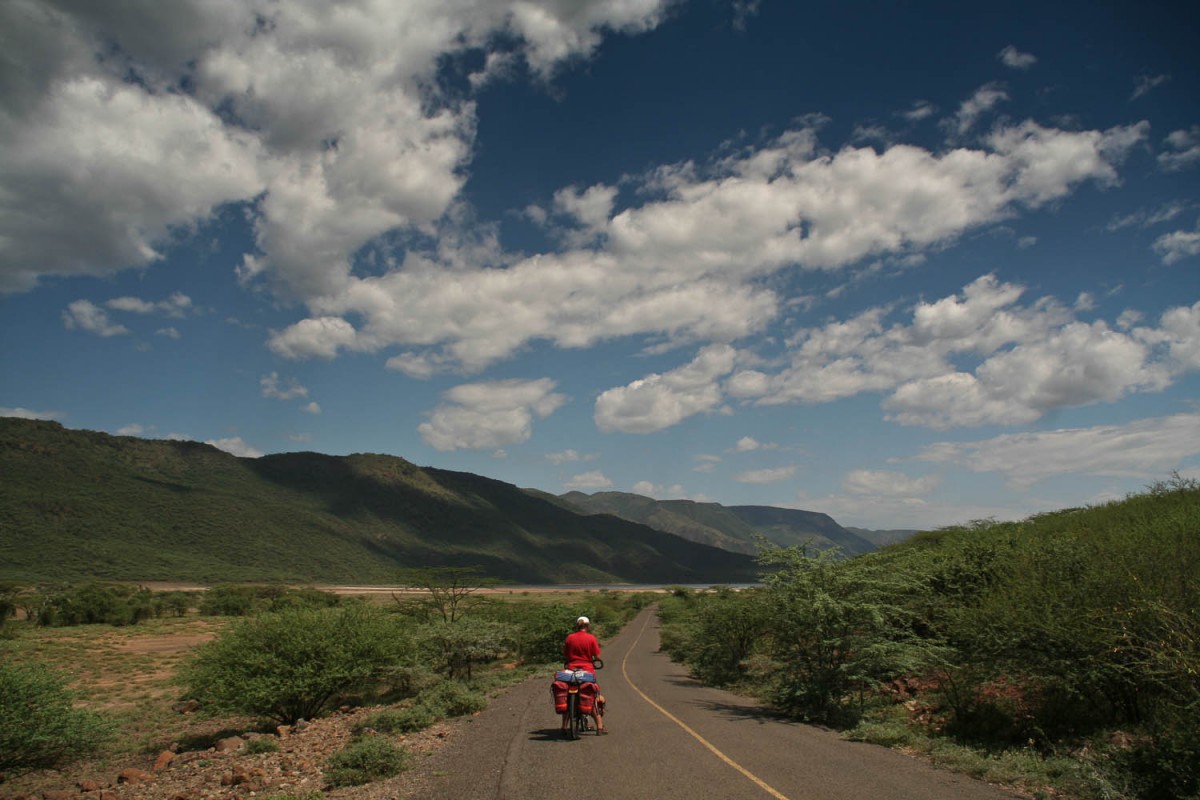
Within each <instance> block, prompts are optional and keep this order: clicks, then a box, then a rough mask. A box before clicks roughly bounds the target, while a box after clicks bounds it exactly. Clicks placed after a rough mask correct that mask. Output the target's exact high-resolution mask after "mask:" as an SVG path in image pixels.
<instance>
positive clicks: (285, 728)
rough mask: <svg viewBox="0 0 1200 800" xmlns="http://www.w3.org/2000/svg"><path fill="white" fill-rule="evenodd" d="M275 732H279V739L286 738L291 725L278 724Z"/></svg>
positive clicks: (290, 730)
mask: <svg viewBox="0 0 1200 800" xmlns="http://www.w3.org/2000/svg"><path fill="white" fill-rule="evenodd" d="M275 732H276V733H277V734H279V738H280V739H286V738H287V737H288V734H290V733H291V732H292V726H291V725H280V726H279V727H278V728H276V729H275Z"/></svg>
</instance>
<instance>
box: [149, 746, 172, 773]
mask: <svg viewBox="0 0 1200 800" xmlns="http://www.w3.org/2000/svg"><path fill="white" fill-rule="evenodd" d="M174 760H175V754H174V753H172V752H171V751H170V750H163V751H162V752H161V753H159V754H158V758H156V759H154V767H153V768H152V769H151V772H162V771H163V770H164V769H166V768H167V767H169V766H171V762H172V761H174Z"/></svg>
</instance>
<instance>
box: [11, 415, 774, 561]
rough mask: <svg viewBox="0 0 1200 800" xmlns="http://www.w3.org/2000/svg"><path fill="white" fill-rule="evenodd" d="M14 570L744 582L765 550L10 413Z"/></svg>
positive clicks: (469, 485)
mask: <svg viewBox="0 0 1200 800" xmlns="http://www.w3.org/2000/svg"><path fill="white" fill-rule="evenodd" d="M0 472H2V473H3V474H4V475H5V476H6V477H5V480H4V481H3V482H2V483H0V528H2V529H3V532H4V535H3V537H0V579H7V580H38V581H46V580H79V579H89V578H94V579H122V580H192V581H210V582H211V581H262V580H268V581H292V580H308V581H317V582H346V581H356V582H378V583H384V582H389V581H390V580H394V579H395V576H396V575H397V573H398V572H399V571H400V570H401V569H404V568H409V567H425V566H470V567H478V568H480V569H481V570H482V571H483V572H484V573H485V574H486V575H488V576H490V577H494V578H498V579H500V580H502V581H509V582H518V583H733V582H746V581H753V580H755V579H756V577H757V569H756V567H755V565H754V562H753V560H752V559H751V558H750V557H749V556H747V555H745V554H739V553H732V552H729V551H725V550H720V549H718V548H714V547H709V546H707V545H702V544H697V543H695V542H690V541H688V540H686V539H683V538H680V537H678V536H674V535H672V534H669V533H664V532H662V531H659V530H656V529H653V528H649V527H647V526H644V525H639V524H637V523H633V522H629V521H627V520H618V519H604V518H598V517H593V516H587V515H581V514H578V513H575V512H572V511H570V510H569V509H567V508H564V507H562V506H561V505H560V504H557V503H550V502H547V501H545V500H542V499H539V498H537V497H535V496H533V495H531V494H530V493H528V492H526V491H524V490H522V489H520V488H518V487H516V486H513V485H511V484H507V483H504V482H502V481H498V480H494V479H491V478H486V477H483V476H478V475H473V474H471V473H459V472H452V471H447V470H439V469H435V468H423V467H419V466H416V465H414V464H412V463H411V462H409V461H407V460H405V459H403V458H400V457H398V456H388V455H380V454H369V453H366V454H364V453H359V454H353V455H350V456H330V455H324V454H321V453H312V452H304V453H285V454H278V455H270V456H263V457H261V458H257V459H247V458H239V457H237V456H233V455H231V454H229V453H226V452H224V451H221V450H218V449H217V448H215V447H212V446H210V445H205V444H200V443H197V442H183V441H173V440H150V439H140V438H135V437H122V436H112V435H110V434H107V433H101V432H95V431H80V430H72V429H68V428H65V427H63V426H62V425H60V424H58V423H56V422H49V421H39V420H24V419H18V418H13V417H7V418H0Z"/></svg>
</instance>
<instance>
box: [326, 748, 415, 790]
mask: <svg viewBox="0 0 1200 800" xmlns="http://www.w3.org/2000/svg"><path fill="white" fill-rule="evenodd" d="M328 764H329V766H328V768H327V769H326V770H325V777H326V778H327V779H328V780H329V783H330V785H331V786H334V787H339V786H361V785H362V784H364V783H370V782H372V781H377V780H379V779H381V778H390V777H391V776H393V775H398V774H399V773H401V772H403V771H404V770H406V769H408V766H409V764H408V753H407V752H405V751H404V750H403V749H401V748H399V747H397V746H396V745H394V744H392V742H391V741H389V740H388V739H387V738H386V737H383V736H366V737H364V738H362V739H358V740H357V741H354V742H351V743H350V744H348V745H346V747H344V748H343V749H341V750H339V751H338V752H336V753H334V754H333V755H332V756H330V757H329V762H328Z"/></svg>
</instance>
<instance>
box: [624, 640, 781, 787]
mask: <svg viewBox="0 0 1200 800" xmlns="http://www.w3.org/2000/svg"><path fill="white" fill-rule="evenodd" d="M649 625H650V617H649V616H647V617H646V621H645V622H644V623H642V629H641V630H640V631H638V635H637V638H636V639H634V640H633V644H631V645H630V646H629V650H627V651H626V652H625V657H624V658H623V659H621V674H622V675H624V676H625V680H626V682H627V683H628V684H629V685H630V686H631V687H633V690H634V691H635V692H637V693H638V694H639V695H641V698H642V699H643V700H645V701H646V702H647V703H649V704H650V705H652V706H654V708H656V709H658V712H659V713H660V714H662V715H663V716H664V717H666V718H667V719H669V720H671V722H674V723H675V724H676V725H678V726H679V727H681V728H683V729H684V730H685V731H687V732H688V733H689V734H691V736H692V738H693V739H695V740H696V741H697V742H699V743H700V744H702V745H704V746H705V747H707V748H708V749H709V750H711V751H712V753H713V755H715V756H716V757H717V758H719V759H721V760H722V761H724V762H725V763H726V764H728V765H729V766H731V767H733V768H734V769H736V770H737V771H738V772H740V773H742V774H743V775H745V776H746V777H747V778H749V779H750V780H751V781H753V782H754V784H755V785H756V786H758V788H760V789H762V790H763V791H764V792H766V793H767V794H769V795H771V797H774V798H775V799H776V800H788V798H787V797H786V796H785V795H782V794H780V793H779V792H777V791H775V789H774V788H772V787H771V786H770V784H768V783H767V782H766V781H764V780H763V779H762V778H760V777H758V776H757V775H755V774H754V773H753V772H751V771H750V770H748V769H746V768H745V767H743V766H742V765H741V764H739V763H737V762H736V761H734V760H733V759H732V758H730V757H729V756H727V755H725V754H724V753H722V752H721V751H720V750H718V749H717V748H716V746H714V745H713V743H712V742H710V741H708V740H707V739H705V738H704V737H703V736H701V735H700V734H698V733H696V732H695V731H694V730H692V729H691V728H690V727H688V724H687V723H686V722H684V721H683V720H681V719H680V718H679V717H677V716H675V715H674V714H672V713H671V712H670V711H667V710H666V709H665V708H663V707H662V706H660V705H659V704H658V703H656V702H654V701H653V700H651V699H650V698H649V697H648V696H647V695H646V693H645V692H643V691H642V690H641V689H639V688H638V687H637V684H635V683H634V682H633V681H632V680H630V678H629V671H628V670H627V669H626V668H625V667H626V663H627V662H628V661H629V654H630V653H632V652H633V648H635V647H637V643H638V642H640V641H641V640H642V634H643V633H645V632H646V628H647V627H648V626H649Z"/></svg>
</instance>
